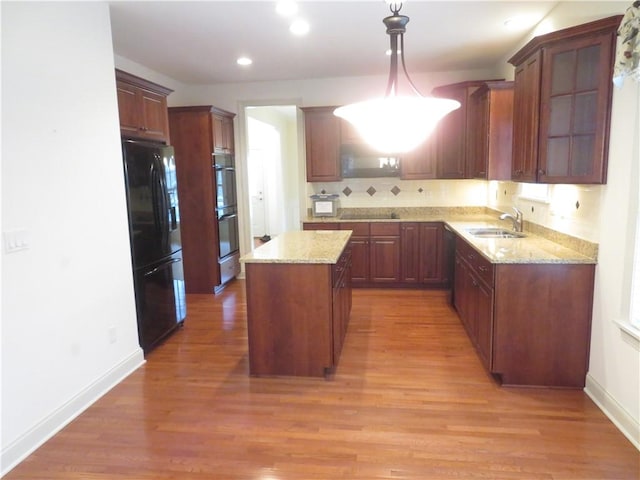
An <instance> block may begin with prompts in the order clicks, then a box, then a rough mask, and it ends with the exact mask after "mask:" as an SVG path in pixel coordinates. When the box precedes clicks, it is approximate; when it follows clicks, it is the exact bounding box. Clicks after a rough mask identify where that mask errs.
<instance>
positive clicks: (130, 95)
mask: <svg viewBox="0 0 640 480" xmlns="http://www.w3.org/2000/svg"><path fill="white" fill-rule="evenodd" d="M116 89H117V92H118V115H119V118H120V134H121V135H122V136H123V137H127V138H139V139H145V140H155V141H159V142H164V143H169V119H168V116H167V96H168V95H169V94H170V93H171V92H172V91H173V90H171V89H169V88H166V87H163V86H161V85H158V84H156V83H153V82H150V81H148V80H145V79H143V78H140V77H136V76H135V75H132V74H130V73H127V72H123V71H122V70H117V69H116Z"/></svg>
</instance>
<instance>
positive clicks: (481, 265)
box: [473, 254, 494, 288]
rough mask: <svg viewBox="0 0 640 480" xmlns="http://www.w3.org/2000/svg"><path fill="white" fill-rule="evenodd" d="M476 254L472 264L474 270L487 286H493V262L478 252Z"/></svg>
mask: <svg viewBox="0 0 640 480" xmlns="http://www.w3.org/2000/svg"><path fill="white" fill-rule="evenodd" d="M476 255H477V258H476V263H475V265H473V269H474V271H475V272H476V273H477V274H478V276H479V277H480V278H481V279H482V280H484V282H485V283H486V284H487V285H488V286H489V287H491V288H493V272H494V267H493V264H492V263H491V262H490V261H489V260H487V259H486V258H484V257H483V256H481V255H480V254H476Z"/></svg>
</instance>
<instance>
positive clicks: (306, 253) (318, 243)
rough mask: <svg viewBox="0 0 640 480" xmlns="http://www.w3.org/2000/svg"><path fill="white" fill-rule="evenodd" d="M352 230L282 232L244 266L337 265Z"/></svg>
mask: <svg viewBox="0 0 640 480" xmlns="http://www.w3.org/2000/svg"><path fill="white" fill-rule="evenodd" d="M350 237H351V230H341V231H337V230H317V231H291V232H284V233H282V234H280V235H278V236H277V237H275V238H273V239H271V240H270V241H268V242H267V243H265V244H264V245H261V246H259V247H258V248H256V249H254V250H253V252H251V253H248V254H247V255H245V256H243V257H242V258H241V259H240V261H241V262H244V263H329V264H332V263H336V262H337V261H338V259H339V258H340V255H341V254H342V252H343V250H344V249H345V247H346V246H347V243H348V242H349V238H350Z"/></svg>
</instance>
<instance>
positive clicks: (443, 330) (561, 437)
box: [5, 281, 640, 480]
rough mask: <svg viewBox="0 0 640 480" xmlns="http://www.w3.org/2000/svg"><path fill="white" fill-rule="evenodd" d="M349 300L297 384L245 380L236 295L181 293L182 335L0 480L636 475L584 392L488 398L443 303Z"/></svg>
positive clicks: (241, 304) (380, 294) (480, 372)
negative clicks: (336, 351) (320, 354)
mask: <svg viewBox="0 0 640 480" xmlns="http://www.w3.org/2000/svg"><path fill="white" fill-rule="evenodd" d="M353 297H354V298H353V311H352V318H351V323H350V326H349V331H348V333H347V337H346V342H345V345H344V349H343V352H342V357H341V360H340V364H339V366H338V369H337V371H336V373H335V374H334V375H333V376H332V377H331V378H328V379H307V378H251V377H249V376H248V375H247V372H248V356H247V337H246V303H245V294H244V282H242V281H236V282H234V283H233V284H231V285H230V286H229V287H227V288H226V289H225V290H224V291H223V292H222V293H220V294H219V295H217V296H213V295H189V296H188V316H187V319H186V322H185V327H184V329H182V330H181V331H180V332H178V333H177V334H176V335H174V336H173V337H171V338H170V339H169V340H168V341H167V342H166V343H164V344H163V345H162V346H161V347H159V348H158V349H157V350H155V351H154V352H152V353H151V354H150V355H149V356H148V358H147V360H148V361H147V363H146V365H145V366H144V367H142V368H140V369H139V370H138V371H136V372H135V373H133V374H132V375H131V376H130V377H128V378H127V379H126V380H125V381H124V382H122V383H121V384H119V385H118V386H117V387H116V388H114V389H113V390H112V391H111V392H109V393H108V394H107V395H106V396H104V397H103V398H102V399H100V400H99V401H98V402H97V403H95V404H94V405H93V406H92V407H90V408H89V409H88V410H87V411H86V412H85V413H83V414H82V415H81V416H79V417H78V418H77V419H76V420H75V421H73V422H72V423H71V424H70V425H68V426H67V427H66V428H65V429H64V430H62V431H61V432H60V433H59V434H58V435H56V436H55V437H54V438H53V439H51V440H50V441H49V442H47V443H46V444H45V445H44V446H42V447H41V448H40V449H38V450H37V451H36V452H35V453H34V454H33V455H31V456H30V457H29V458H28V459H27V460H25V461H24V462H23V463H22V464H20V465H19V466H17V467H16V468H15V469H14V470H13V471H12V472H10V473H9V474H8V475H7V476H6V477H5V478H6V479H7V480H15V479H83V480H96V479H100V480H102V479H110V480H111V479H127V480H132V479H140V480H146V479H169V478H172V479H198V480H199V479H225V480H235V479H243V480H244V479H246V480H299V479H308V480H315V479H318V480H319V479H322V480H330V479H367V480H373V479H394V480H398V479H415V480H418V479H420V480H424V479H469V478H472V479H576V480H577V479H580V480H589V479H593V480H599V479H634V480H637V479H638V478H639V477H640V453H639V452H638V450H636V449H635V448H634V447H633V446H632V444H631V443H630V442H629V441H628V440H627V439H626V438H624V436H623V435H622V434H621V433H620V432H619V431H618V430H617V429H616V428H615V427H614V425H613V424H612V423H611V422H610V421H609V420H608V419H607V418H606V417H605V416H604V415H603V414H602V412H600V410H598V408H597V407H596V406H595V405H594V404H593V403H592V402H591V400H590V399H589V398H588V397H587V396H586V395H585V394H584V393H583V392H582V391H579V390H546V389H526V388H521V389H515V388H501V387H499V386H497V385H496V384H495V383H494V381H493V380H492V379H491V377H489V376H488V375H487V374H486V373H485V370H484V369H483V368H482V366H481V364H480V361H479V360H478V358H477V356H476V354H475V351H474V350H473V348H472V346H471V344H470V342H469V340H468V339H467V337H466V335H465V333H464V331H463V329H462V326H461V324H460V322H459V320H458V318H457V316H456V314H455V312H454V311H453V310H452V309H451V307H450V306H449V304H448V302H447V295H446V292H441V291H424V290H408V291H406V290H369V289H366V290H364V289H362V290H354V293H353ZM279 300H280V299H275V301H279ZM283 300H284V299H283Z"/></svg>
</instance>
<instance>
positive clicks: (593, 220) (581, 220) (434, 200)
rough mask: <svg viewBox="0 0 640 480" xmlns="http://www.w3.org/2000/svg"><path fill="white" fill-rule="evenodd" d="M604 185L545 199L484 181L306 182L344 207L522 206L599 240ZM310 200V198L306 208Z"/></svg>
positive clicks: (530, 214)
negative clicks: (336, 199)
mask: <svg viewBox="0 0 640 480" xmlns="http://www.w3.org/2000/svg"><path fill="white" fill-rule="evenodd" d="M603 188H604V186H602V185H549V186H548V197H547V199H546V200H535V199H531V198H526V197H524V196H523V192H522V190H523V187H522V184H519V183H515V182H497V181H484V180H400V179H399V178H355V179H354V178H351V179H347V180H343V181H341V182H327V183H307V198H308V197H309V196H310V195H313V194H316V193H336V194H338V195H339V196H340V208H385V207H388V208H399V207H484V206H486V207H490V208H493V209H495V210H499V211H503V212H509V211H510V210H511V207H512V206H515V207H517V208H519V209H520V210H522V211H523V213H524V218H525V220H526V221H528V222H531V223H534V224H538V225H541V226H543V227H546V228H549V229H552V230H555V231H557V232H560V233H565V234H567V235H572V236H575V237H578V238H581V239H584V240H588V241H591V242H598V241H599V229H598V228H599V222H600V202H601V198H602V194H603ZM310 207H311V200H309V199H308V200H307V208H310Z"/></svg>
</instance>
